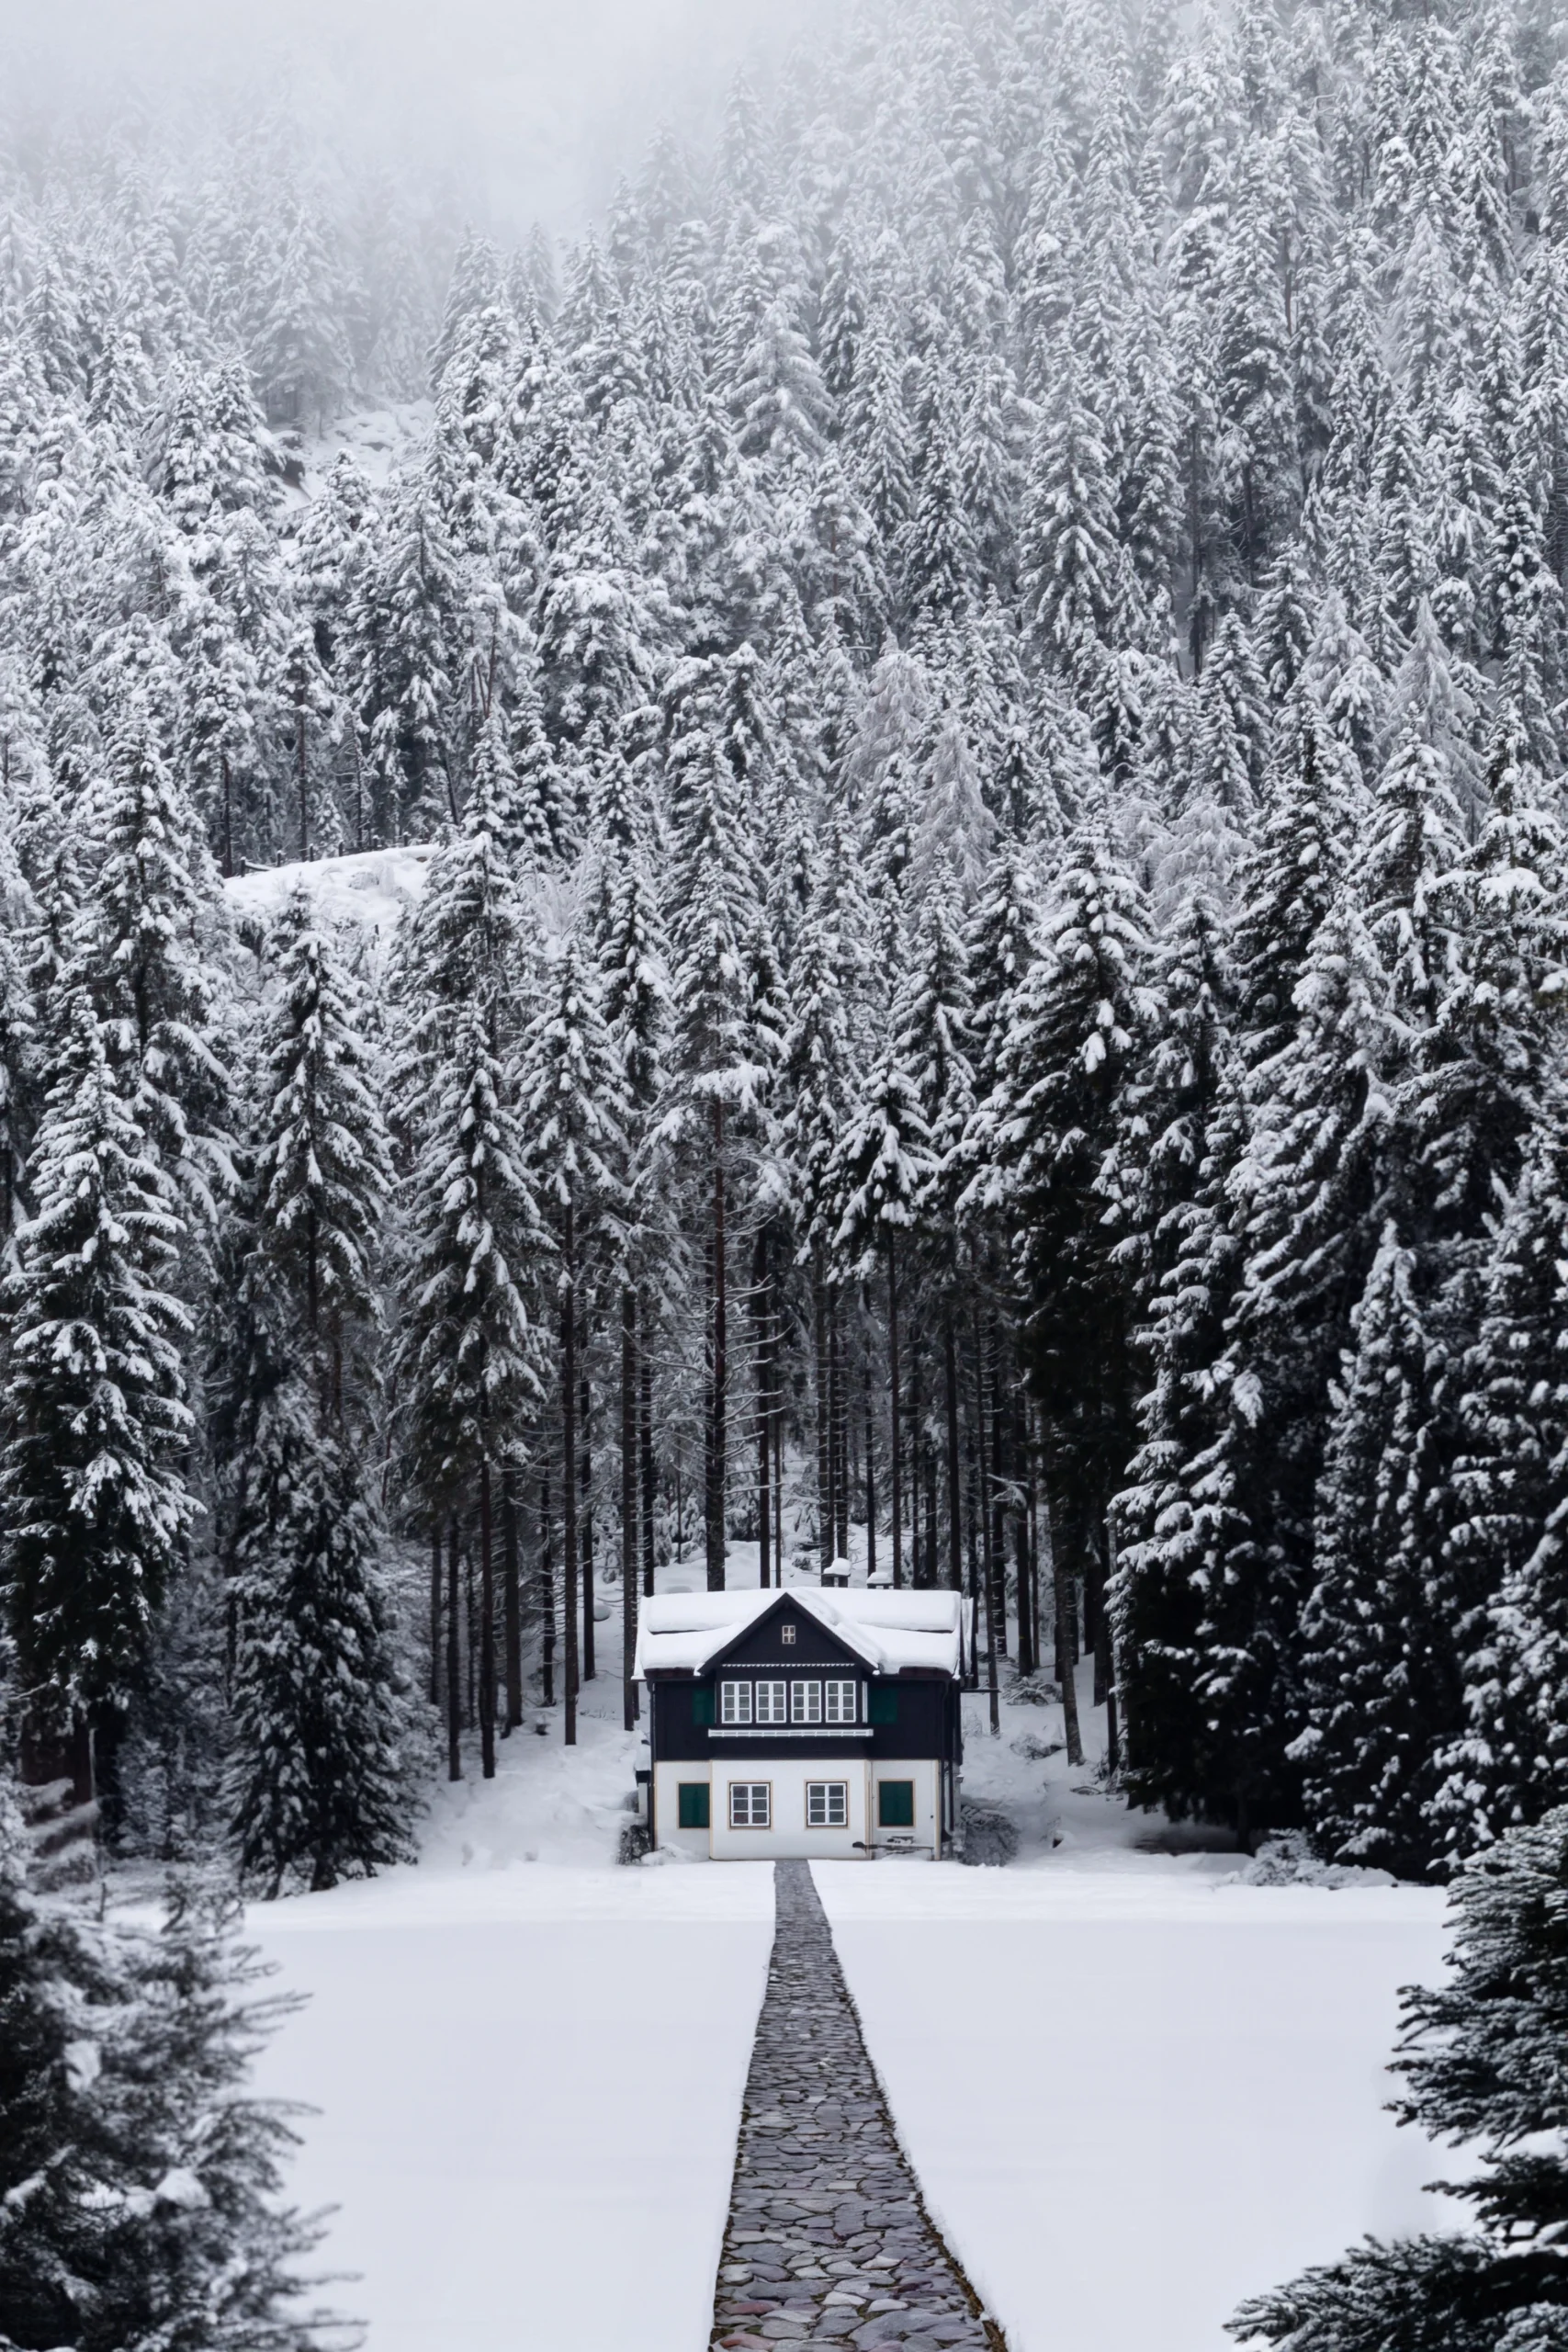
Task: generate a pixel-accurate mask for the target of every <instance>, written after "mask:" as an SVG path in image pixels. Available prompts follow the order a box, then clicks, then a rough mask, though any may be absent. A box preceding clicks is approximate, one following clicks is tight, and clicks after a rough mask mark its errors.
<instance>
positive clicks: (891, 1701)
mask: <svg viewBox="0 0 1568 2352" xmlns="http://www.w3.org/2000/svg"><path fill="white" fill-rule="evenodd" d="M866 1699H867V1702H868V1703H867V1706H866V1711H865V1719H866V1721H867V1723H868V1724H896V1723H897V1720H898V1693H897V1690H896V1689H895V1688H894V1686H893V1684H892V1683H891V1682H874V1683H873V1684H872V1685H871V1687H870V1689H869V1690H868V1691H867V1692H866Z"/></svg>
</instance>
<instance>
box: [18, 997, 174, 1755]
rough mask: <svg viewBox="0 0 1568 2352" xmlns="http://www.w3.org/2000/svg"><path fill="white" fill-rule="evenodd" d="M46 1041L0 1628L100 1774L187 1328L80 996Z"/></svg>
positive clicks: (160, 1515) (53, 1718) (149, 1594)
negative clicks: (90, 1740)
mask: <svg viewBox="0 0 1568 2352" xmlns="http://www.w3.org/2000/svg"><path fill="white" fill-rule="evenodd" d="M45 1046H46V1052H47V1056H48V1058H49V1061H50V1063H51V1067H52V1069H53V1070H54V1073H55V1075H54V1079H53V1082H52V1084H51V1087H50V1090H49V1093H48V1097H47V1100H46V1103H45V1108H44V1114H43V1116H42V1118H41V1120H40V1121H39V1132H38V1136H37V1139H36V1144H35V1148H34V1157H33V1164H32V1182H33V1188H34V1200H35V1203H36V1206H35V1209H34V1213H33V1215H32V1216H30V1217H29V1218H28V1220H27V1222H26V1224H25V1225H24V1226H23V1227H22V1229H21V1233H20V1236H19V1243H18V1262H17V1268H16V1271H15V1272H14V1273H13V1274H12V1276H11V1279H10V1282H9V1283H8V1286H7V1304H8V1306H9V1311H10V1314H11V1317H12V1318H13V1320H12V1340H11V1362H10V1379H9V1390H8V1396H9V1421H10V1429H9V1435H8V1439H7V1442H6V1451H5V1454H4V1458H3V1463H0V1481H3V1489H0V1490H3V1492H4V1497H5V1505H6V1529H7V1534H6V1571H5V1572H6V1619H7V1624H8V1628H9V1634H10V1639H11V1641H12V1643H13V1644H14V1645H15V1655H16V1658H17V1675H18V1678H19V1680H20V1683H21V1687H22V1688H23V1689H24V1690H25V1691H28V1694H29V1700H28V1704H29V1708H30V1710H31V1711H32V1713H33V1714H34V1716H35V1718H36V1720H37V1723H38V1725H39V1730H40V1732H42V1733H43V1734H45V1735H46V1736H54V1737H57V1738H59V1737H65V1736H69V1735H70V1734H71V1732H72V1731H73V1727H75V1726H78V1725H81V1724H91V1726H92V1728H93V1731H94V1734H95V1737H96V1747H97V1761H98V1767H99V1770H100V1773H102V1774H104V1775H106V1776H107V1774H108V1773H109V1771H110V1770H111V1761H112V1752H113V1744H114V1736H115V1733H116V1731H117V1729H118V1723H119V1719H120V1717H121V1716H122V1714H123V1712H124V1709H125V1707H126V1705H127V1703H128V1702H129V1701H130V1698H131V1697H132V1695H133V1693H134V1692H135V1691H136V1689H137V1686H138V1683H139V1681H140V1679H141V1675H142V1672H143V1669H144V1666H145V1661H146V1656H147V1645H148V1640H149V1634H150V1631H151V1628H152V1623H153V1621H154V1619H155V1617H156V1615H157V1611H158V1610H159V1607H160V1605H161V1603H162V1600H163V1597H164V1592H165V1591H166V1589H167V1587H168V1584H169V1580H170V1577H171V1576H172V1575H173V1574H174V1572H175V1568H176V1566H177V1565H178V1563H179V1560H180V1558H181V1556H182V1555H183V1551H184V1547H185V1544H186V1539H187V1536H188V1532H189V1529H190V1525H191V1521H192V1519H193V1516H194V1513H195V1503H194V1499H193V1498H192V1496H191V1494H190V1492H189V1490H188V1488H187V1487H186V1483H185V1477H184V1464H185V1460H186V1453H187V1451H188V1447H189V1442H190V1434H191V1428H192V1422H191V1415H190V1411H189V1408H188V1406H187V1404H186V1385H185V1376H184V1372H183V1368H182V1362H181V1357H182V1351H183V1349H184V1347H185V1344H186V1340H187V1337H188V1334H189V1330H190V1319H189V1317H188V1315H187V1314H186V1309H185V1308H184V1307H183V1306H181V1305H180V1303H179V1301H178V1299H177V1298H176V1297H175V1295H174V1292H173V1289H172V1286H171V1285H172V1275H173V1272H174V1267H175V1260H176V1257H177V1254H178V1244H179V1237H180V1230H181V1227H180V1220H179V1216H178V1213H177V1209H176V1205H175V1194H174V1190H173V1186H172V1183H171V1181H170V1179H169V1177H168V1176H167V1175H166V1174H165V1172H164V1170H163V1168H162V1167H161V1166H160V1164H159V1162H158V1160H157V1159H156V1158H155V1157H154V1155H153V1153H152V1150H151V1149H150V1148H149V1144H148V1141H147V1138H146V1136H145V1135H144V1133H143V1131H142V1129H141V1127H140V1126H139V1125H138V1124H137V1121H136V1118H135V1116H134V1114H133V1111H132V1109H131V1106H130V1102H129V1101H128V1100H127V1091H128V1090H127V1087H126V1085H125V1083H124V1081H122V1080H118V1078H117V1075H116V1071H115V1068H114V1065H113V1061H112V1060H111V1057H110V1055H109V1052H108V1051H107V1049H106V1043H105V1036H104V1031H103V1028H102V1026H101V1025H100V1023H99V1022H98V1020H97V1019H96V1016H95V1013H94V1011H93V1008H92V1005H91V1003H90V1002H89V1001H88V999H87V996H86V994H85V990H84V989H81V988H80V987H78V986H62V987H61V989H59V990H58V991H57V993H56V996H55V999H54V1001H53V1002H52V1003H51V1007H50V1008H49V1012H48V1016H47V1020H46V1025H45Z"/></svg>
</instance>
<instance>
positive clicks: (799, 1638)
mask: <svg viewBox="0 0 1568 2352" xmlns="http://www.w3.org/2000/svg"><path fill="white" fill-rule="evenodd" d="M785 1624H793V1625H794V1626H795V1640H794V1642H793V1643H786V1642H784V1640H783V1639H782V1638H781V1634H782V1628H783V1627H784V1625H785ZM826 1674H844V1675H850V1674H852V1675H853V1676H854V1678H855V1679H856V1681H857V1682H859V1683H860V1684H861V1685H862V1686H863V1691H866V1692H870V1693H874V1694H875V1695H874V1702H873V1705H872V1709H871V1712H872V1714H873V1717H874V1718H875V1717H877V1716H886V1715H888V1714H891V1716H892V1720H891V1721H881V1722H878V1721H876V1720H873V1722H872V1724H871V1726H870V1734H871V1736H870V1737H869V1738H868V1737H867V1736H866V1725H865V1724H864V1723H862V1724H860V1725H859V1726H858V1727H857V1729H856V1730H855V1732H854V1733H853V1734H851V1733H850V1732H849V1730H848V1728H847V1726H846V1727H841V1726H840V1725H839V1724H823V1725H822V1726H821V1728H820V1730H818V1729H817V1728H816V1726H813V1729H812V1735H811V1736H810V1737H809V1738H801V1737H800V1736H798V1735H796V1736H794V1737H791V1738H785V1739H781V1738H780V1737H779V1736H777V1733H776V1731H775V1730H774V1728H773V1726H772V1725H771V1724H757V1725H756V1726H755V1727H754V1728H753V1729H751V1730H750V1731H749V1732H747V1733H746V1735H745V1736H743V1737H737V1736H735V1735H734V1733H733V1732H731V1733H728V1734H727V1736H725V1737H724V1738H723V1739H711V1738H710V1737H709V1736H708V1734H709V1724H710V1723H712V1724H716V1723H717V1721H718V1703H717V1692H718V1685H719V1683H720V1682H721V1681H723V1680H724V1679H727V1678H729V1679H736V1678H740V1677H755V1676H758V1675H767V1676H769V1677H771V1678H773V1679H780V1680H784V1681H796V1680H803V1679H820V1678H821V1677H822V1676H823V1675H826ZM699 1694H701V1695H700V1696H699ZM649 1700H650V1702H651V1703H650V1709H649V1712H650V1714H651V1717H652V1720H651V1723H650V1724H649V1741H650V1744H651V1753H652V1756H653V1760H654V1761H655V1763H695V1762H697V1761H698V1760H699V1759H701V1760H703V1761H706V1760H707V1759H708V1758H711V1757H716V1756H727V1757H733V1758H737V1759H738V1760H745V1761H750V1760H752V1759H754V1758H758V1757H765V1756H781V1755H790V1756H798V1757H801V1758H807V1759H808V1758H811V1757H814V1756H839V1757H841V1756H843V1755H844V1754H845V1752H846V1751H848V1752H849V1753H851V1754H852V1755H856V1756H870V1757H900V1758H911V1759H913V1758H921V1757H928V1756H931V1757H936V1758H939V1759H941V1760H942V1762H944V1763H953V1764H956V1763H957V1762H959V1761H960V1758H961V1755H962V1736H961V1732H962V1725H961V1717H960V1711H959V1697H958V1688H957V1685H956V1684H955V1683H954V1682H953V1679H951V1677H950V1676H947V1675H945V1674H936V1675H915V1674H904V1675H873V1674H872V1673H871V1672H870V1671H869V1670H868V1668H866V1666H865V1664H864V1661H863V1659H861V1658H858V1657H856V1656H855V1653H854V1652H853V1650H852V1649H849V1648H848V1647H846V1646H845V1645H844V1644H843V1643H841V1642H840V1641H837V1640H835V1638H834V1637H833V1635H832V1634H830V1633H829V1631H828V1630H827V1628H826V1627H825V1626H823V1625H819V1624H818V1622H817V1620H816V1619H815V1618H814V1617H808V1616H806V1615H804V1614H801V1613H797V1612H796V1611H794V1610H790V1609H788V1608H787V1607H784V1608H781V1609H780V1610H778V1611H773V1610H770V1611H769V1612H768V1614H767V1615H766V1616H765V1617H763V1618H761V1619H760V1620H759V1621H758V1623H755V1624H753V1625H749V1626H748V1627H747V1628H746V1630H745V1632H744V1633H743V1634H740V1635H739V1637H738V1639H737V1640H736V1642H735V1644H734V1646H733V1647H732V1648H730V1649H728V1650H727V1651H726V1652H725V1653H724V1655H723V1657H718V1658H716V1659H715V1660H714V1662H713V1664H712V1665H711V1666H710V1667H709V1668H707V1670H706V1672H705V1674H704V1675H703V1676H702V1677H701V1678H700V1679H694V1680H688V1679H686V1678H685V1677H684V1676H683V1675H681V1676H676V1677H674V1678H672V1679H668V1680H667V1679H664V1678H663V1677H662V1676H659V1677H656V1678H655V1679H653V1680H652V1682H651V1684H650V1687H649Z"/></svg>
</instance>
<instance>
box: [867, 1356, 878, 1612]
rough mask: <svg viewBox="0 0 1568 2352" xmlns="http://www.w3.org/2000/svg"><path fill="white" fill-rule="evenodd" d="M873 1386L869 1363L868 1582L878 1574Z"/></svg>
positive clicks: (868, 1364)
mask: <svg viewBox="0 0 1568 2352" xmlns="http://www.w3.org/2000/svg"><path fill="white" fill-rule="evenodd" d="M871 1385H872V1384H871V1365H870V1363H869V1362H868V1363H867V1364H866V1367H865V1573H866V1579H867V1581H868V1582H869V1581H870V1580H871V1578H872V1577H874V1576H875V1574H876V1454H875V1446H874V1437H875V1430H876V1415H875V1413H874V1411H873V1410H872V1400H871Z"/></svg>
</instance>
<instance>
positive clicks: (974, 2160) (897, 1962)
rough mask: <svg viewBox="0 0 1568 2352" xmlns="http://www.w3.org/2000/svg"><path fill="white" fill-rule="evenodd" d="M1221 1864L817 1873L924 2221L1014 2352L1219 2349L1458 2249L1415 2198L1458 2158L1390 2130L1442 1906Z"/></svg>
mask: <svg viewBox="0 0 1568 2352" xmlns="http://www.w3.org/2000/svg"><path fill="white" fill-rule="evenodd" d="M1217 1865H1218V1867H1219V1868H1221V1869H1226V1868H1234V1865H1230V1864H1228V1863H1226V1862H1225V1861H1224V1858H1215V1857H1208V1856H1203V1857H1192V1858H1190V1860H1179V1859H1177V1860H1173V1859H1170V1858H1164V1859H1160V1858H1156V1857H1152V1856H1150V1857H1143V1856H1134V1855H1131V1854H1128V1855H1117V1856H1111V1855H1107V1856H1105V1857H1104V1858H1103V1860H1102V1861H1101V1863H1100V1866H1099V1867H1096V1866H1095V1865H1094V1863H1093V1862H1092V1861H1090V1862H1088V1863H1087V1864H1086V1863H1077V1862H1073V1863H1069V1862H1066V1861H1062V1862H1057V1863H1055V1864H1048V1865H1046V1866H1045V1867H1043V1868H1040V1869H1033V1870H1029V1869H1025V1870H1021V1871H1016V1870H1010V1871H988V1870H987V1871H980V1870H963V1869H958V1868H953V1867H948V1866H942V1867H938V1866H934V1865H931V1864H923V1863H920V1862H913V1861H911V1862H899V1863H892V1864H879V1865H877V1866H876V1867H874V1868H866V1867H865V1866H863V1865H857V1864H854V1863H841V1862H829V1863H821V1862H818V1863H815V1864H814V1865H813V1871H814V1873H815V1877H816V1881H817V1884H818V1889H819V1890H820V1893H821V1895H822V1901H823V1904H824V1905H825V1907H826V1909H827V1912H828V1916H829V1920H830V1921H831V1923H832V1928H833V1938H834V1941H835V1944H836V1945H837V1947H838V1951H839V1956H840V1962H841V1963H842V1965H843V1969H844V1973H845V1976H846V1978H847V1980H848V1982H849V1986H850V1990H851V1992H852V1996H853V1997H854V1999H855V2002H856V2004H857V2006H858V2007H859V2009H860V2013H861V2018H862V2023H863V2029H864V2032H865V2037H866V2041H867V2045H868V2047H869V2049H870V2052H871V2056H872V2060H873V2063H874V2065H875V2066H876V2068H877V2070H878V2072H879V2074H880V2075H881V2076H882V2079H883V2082H884V2085H885V2086H886V2091H887V2095H888V2098H889V2103H890V2105H891V2107H892V2109H893V2113H894V2116H895V2118H896V2120H897V2125H898V2129H899V2131H900V2133H901V2134H902V2136H903V2139H904V2143H905V2145H906V2147H907V2149H908V2153H909V2154H910V2156H911V2158H912V2160H913V2163H914V2165H915V2168H916V2170H917V2172H918V2173H919V2178H920V2182H921V2185H922V2188H923V2189H924V2192H925V2196H926V2199H927V2202H928V2205H929V2206H930V2209H931V2212H932V2214H933V2216H934V2217H935V2219H936V2220H937V2222H939V2224H940V2226H941V2227H942V2229H943V2230H944V2232H945V2233H947V2234H948V2236H949V2240H950V2243H951V2244H952V2245H953V2248H954V2250H955V2251H956V2253H957V2254H958V2256H959V2258H960V2259H961V2260H962V2261H963V2263H964V2267H965V2268H966V2269H967V2271H968V2273H969V2276H970V2278H971V2279H972V2280H973V2282H974V2284H975V2287H976V2291H977V2292H979V2293H980V2294H981V2295H983V2296H984V2297H985V2299H986V2301H987V2304H988V2306H989V2308H990V2309H991V2311H992V2312H993V2313H994V2314H995V2316H996V2317H997V2318H998V2320H999V2322H1000V2323H1001V2324H1002V2326H1003V2327H1004V2329H1005V2330H1006V2332H1007V2337H1008V2343H1009V2346H1010V2352H1063V2347H1065V2346H1071V2347H1072V2352H1218V2348H1219V2347H1221V2346H1223V2345H1224V2342H1225V2340H1226V2339H1225V2338H1224V2335H1223V2333H1222V2330H1223V2326H1224V2321H1225V2320H1226V2319H1227V2317H1228V2316H1229V2315H1230V2313H1231V2312H1233V2311H1234V2310H1235V2307H1236V2305H1237V2303H1238V2302H1239V2301H1241V2300H1242V2299H1243V2297H1244V2296H1246V2295H1247V2294H1250V2293H1252V2292H1254V2291H1256V2290H1260V2289H1262V2288H1266V2287H1269V2286H1272V2285H1276V2284H1279V2283H1280V2282H1282V2281H1283V2280H1284V2279H1286V2278H1290V2277H1292V2276H1293V2275H1294V2274H1295V2273H1296V2272H1297V2271H1299V2270H1300V2269H1301V2268H1302V2267H1303V2265H1305V2264H1307V2263H1310V2262H1320V2261H1327V2260H1330V2259H1332V2258H1333V2257H1334V2256H1337V2255H1338V2254H1339V2253H1341V2252H1342V2251H1343V2250H1344V2248H1345V2247H1346V2246H1348V2245H1350V2244H1352V2243H1353V2242H1354V2241H1355V2240H1356V2239H1358V2238H1359V2237H1360V2236H1361V2235H1362V2234H1364V2233H1367V2232H1369V2231H1371V2232H1373V2233H1378V2234H1381V2235H1387V2234H1393V2233H1402V2232H1405V2231H1415V2230H1420V2229H1423V2228H1425V2229H1431V2228H1433V2227H1439V2228H1440V2227H1442V2226H1444V2221H1445V2212H1444V2205H1443V2202H1442V2201H1441V2200H1439V2199H1435V2198H1432V2197H1428V2196H1424V2195H1423V2194H1422V2193H1421V2190H1422V2184H1423V2183H1424V2182H1426V2181H1429V2180H1431V2179H1433V2178H1434V2177H1440V2176H1441V2175H1442V2174H1444V2173H1445V2172H1448V2173H1451V2172H1452V2171H1453V2170H1454V2169H1456V2164H1455V2159H1454V2158H1453V2157H1452V2156H1451V2155H1450V2154H1447V2153H1446V2152H1444V2153H1439V2152H1438V2151H1437V2150H1435V2149H1434V2148H1433V2146H1432V2144H1431V2143H1429V2142H1428V2141H1427V2140H1425V2139H1424V2138H1422V2137H1421V2136H1420V2135H1418V2134H1417V2133H1416V2132H1415V2131H1408V2130H1407V2131H1400V2130H1398V2129H1396V2127H1395V2125H1394V2123H1393V2119H1392V2117H1390V2116H1389V2115H1387V2114H1386V2113H1384V2112H1383V2104H1384V2102H1385V2101H1386V2099H1387V2098H1388V2097H1389V2094H1390V2092H1391V2090H1392V2088H1393V2085H1392V2083H1391V2081H1390V2078H1389V2077H1388V2075H1387V2074H1386V2072H1385V2071H1384V2070H1385V2068H1386V2066H1387V2064H1388V2060H1389V2057H1390V2055H1391V2053H1392V2050H1393V2041H1394V2037H1395V2030H1396V2022H1397V2005H1396V1994H1397V1988H1398V1987H1399V1985H1402V1984H1405V1983H1409V1982H1412V1981H1415V1980H1423V1981H1426V1982H1430V1981H1432V1979H1433V1978H1434V1977H1435V1976H1436V1975H1437V1974H1438V1971H1439V1962H1440V1956H1441V1948H1442V1935H1441V1921H1442V1908H1443V1905H1442V1897H1441V1896H1440V1895H1439V1894H1436V1893H1428V1892H1427V1891H1426V1890H1422V1889H1414V1888H1405V1887H1397V1888H1389V1889H1381V1888H1372V1889H1370V1890H1362V1889H1360V1888H1357V1889H1355V1890H1352V1891H1343V1892H1336V1893H1330V1892H1327V1891H1325V1889H1322V1888H1318V1887H1284V1888H1258V1887H1247V1886H1239V1885H1231V1886H1226V1885H1220V1884H1216V1883H1215V1876H1216V1866H1217ZM1448 2213H1449V2215H1450V2216H1451V2215H1452V2213H1453V2208H1452V2207H1451V2206H1450V2207H1449V2208H1448Z"/></svg>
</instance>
